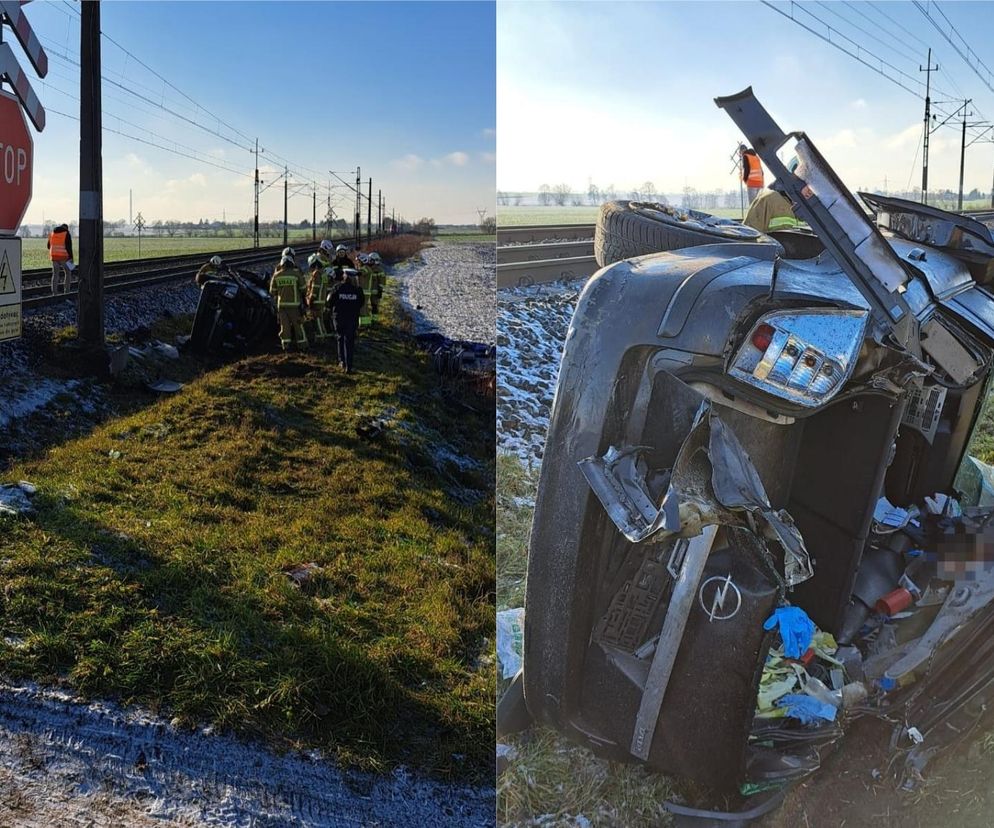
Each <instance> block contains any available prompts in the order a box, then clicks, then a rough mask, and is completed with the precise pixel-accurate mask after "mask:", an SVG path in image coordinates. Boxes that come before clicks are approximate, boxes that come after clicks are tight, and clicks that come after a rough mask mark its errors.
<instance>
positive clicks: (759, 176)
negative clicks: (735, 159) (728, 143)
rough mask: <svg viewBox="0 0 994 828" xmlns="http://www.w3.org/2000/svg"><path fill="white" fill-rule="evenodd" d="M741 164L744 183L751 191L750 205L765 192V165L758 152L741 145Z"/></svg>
mask: <svg viewBox="0 0 994 828" xmlns="http://www.w3.org/2000/svg"><path fill="white" fill-rule="evenodd" d="M739 162H740V164H741V165H742V182H743V183H744V184H745V185H746V188H747V189H748V190H749V203H750V204H752V203H753V202H754V201H755V200H756V197H757V196H758V195H759V194H760V192H762V190H763V164H762V162H760V160H759V156H758V155H756V150H754V149H751V148H750V147H747V146H746V145H745V144H739Z"/></svg>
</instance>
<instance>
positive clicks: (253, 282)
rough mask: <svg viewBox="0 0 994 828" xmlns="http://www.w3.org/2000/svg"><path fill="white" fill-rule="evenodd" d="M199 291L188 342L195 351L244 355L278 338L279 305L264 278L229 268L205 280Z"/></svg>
mask: <svg viewBox="0 0 994 828" xmlns="http://www.w3.org/2000/svg"><path fill="white" fill-rule="evenodd" d="M200 288H201V292H200V301H199V302H198V303H197V312H196V315H195V316H194V319H193V327H192V329H191V330H190V340H189V347H190V348H192V349H193V350H194V351H197V352H198V353H207V352H218V351H223V350H235V351H243V350H245V349H246V348H248V347H250V346H252V345H253V344H255V343H257V342H259V341H261V340H264V339H274V338H275V337H276V332H277V329H278V327H279V326H278V323H277V319H276V302H275V301H274V300H273V297H272V296H270V294H269V289H268V281H267V279H266V277H265V276H260V275H259V274H258V273H255V272H254V271H252V270H243V269H234V268H229V269H226V270H223V271H220V272H219V273H218V274H217V275H216V276H213V277H211V278H209V279H206V280H205V281H204V282H203V284H202V285H201V286H200Z"/></svg>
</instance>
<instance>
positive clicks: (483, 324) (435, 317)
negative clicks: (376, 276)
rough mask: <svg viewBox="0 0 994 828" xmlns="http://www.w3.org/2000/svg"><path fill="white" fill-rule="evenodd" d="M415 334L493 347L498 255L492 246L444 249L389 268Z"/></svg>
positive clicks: (449, 246)
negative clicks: (429, 334)
mask: <svg viewBox="0 0 994 828" xmlns="http://www.w3.org/2000/svg"><path fill="white" fill-rule="evenodd" d="M392 275H393V276H394V277H395V278H396V279H397V280H398V281H399V282H400V298H401V301H402V302H403V303H404V305H405V307H407V309H408V311H409V312H410V314H411V316H412V317H413V319H414V332H415V333H418V334H421V333H430V332H432V331H437V332H438V333H440V334H442V335H443V336H447V337H448V338H449V339H462V340H468V341H471V342H484V343H486V344H488V345H491V344H493V342H494V338H495V318H494V297H495V295H496V290H497V250H496V248H495V247H494V245H493V244H474V243H470V242H463V243H453V244H443V245H439V246H437V247H429V248H426V249H425V250H423V251H421V254H420V257H419V258H418V259H415V260H414V261H412V262H411V263H409V264H406V265H402V266H399V267H396V268H394V270H393V271H392Z"/></svg>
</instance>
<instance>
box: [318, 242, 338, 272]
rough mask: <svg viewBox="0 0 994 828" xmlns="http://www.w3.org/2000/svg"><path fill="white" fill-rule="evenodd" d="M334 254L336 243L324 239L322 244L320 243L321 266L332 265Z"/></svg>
mask: <svg viewBox="0 0 994 828" xmlns="http://www.w3.org/2000/svg"><path fill="white" fill-rule="evenodd" d="M334 254H335V245H333V244H332V243H331V242H330V241H328V239H324V240H323V241H322V242H321V244H320V245H318V258H319V259H320V260H321V267H330V266H331V260H332V258H334Z"/></svg>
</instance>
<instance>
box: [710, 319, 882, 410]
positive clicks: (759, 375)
mask: <svg viewBox="0 0 994 828" xmlns="http://www.w3.org/2000/svg"><path fill="white" fill-rule="evenodd" d="M867 319H868V314H867V312H866V311H863V310H830V309H825V310H814V309H812V310H797V311H776V312H774V313H768V314H766V315H765V316H763V317H762V318H760V319H759V321H758V322H757V323H756V324H755V325H754V326H753V328H752V330H751V331H750V332H749V335H748V336H747V337H746V338H745V340H744V342H743V344H742V345H741V346H740V347H739V350H738V352H737V353H736V354H735V357H734V359H733V360H732V362H731V365H730V367H729V369H728V373H729V375H730V376H732V377H735V378H736V379H739V380H742V381H743V382H746V383H748V384H749V385H752V386H754V387H756V388H759V389H761V390H763V391H765V392H767V393H768V394H773V395H774V396H777V397H781V398H783V399H786V400H790V401H791V402H794V403H798V404H800V405H804V406H809V407H813V406H816V405H821V404H822V403H824V402H826V401H828V400H829V399H831V398H832V396H834V395H835V394H836V393H837V392H838V390H839V389H840V388H841V387H842V386H843V385H844V384H845V381H846V380H847V379H848V378H849V375H850V374H851V373H852V369H853V366H854V365H855V362H856V357H857V356H858V354H859V349H860V346H861V345H862V343H863V336H864V335H865V332H866V324H867Z"/></svg>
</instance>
